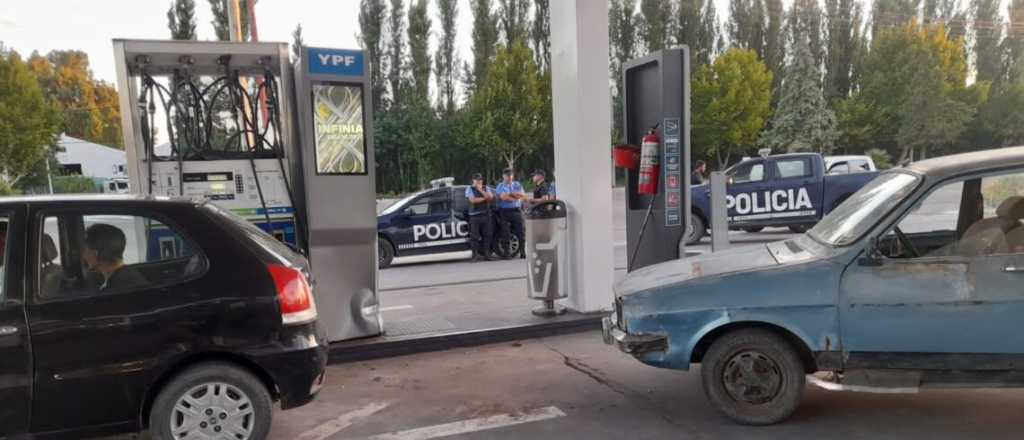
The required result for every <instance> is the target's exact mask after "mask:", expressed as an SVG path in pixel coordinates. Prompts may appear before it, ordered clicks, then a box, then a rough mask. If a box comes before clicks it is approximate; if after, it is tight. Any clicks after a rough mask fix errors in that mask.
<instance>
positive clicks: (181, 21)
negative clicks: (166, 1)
mask: <svg viewBox="0 0 1024 440" xmlns="http://www.w3.org/2000/svg"><path fill="white" fill-rule="evenodd" d="M167 28H168V29H170V30H171V39H172V40H195V39H196V3H195V1H193V0H173V1H172V2H171V7H170V8H168V9H167Z"/></svg>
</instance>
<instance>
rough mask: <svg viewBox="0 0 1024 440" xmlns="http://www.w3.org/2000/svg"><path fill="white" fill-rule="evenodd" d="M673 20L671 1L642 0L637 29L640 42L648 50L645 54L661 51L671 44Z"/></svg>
mask: <svg viewBox="0 0 1024 440" xmlns="http://www.w3.org/2000/svg"><path fill="white" fill-rule="evenodd" d="M671 19H672V4H671V3H669V0H640V14H639V16H638V17H637V18H636V27H637V31H638V35H639V36H640V41H642V42H643V44H644V46H643V47H644V48H645V49H646V50H647V51H646V52H645V53H651V52H655V51H659V50H661V49H664V48H666V47H668V46H669V44H671V40H670V39H669V38H670V34H669V31H670V30H671V28H670V22H671Z"/></svg>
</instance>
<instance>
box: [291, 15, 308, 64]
mask: <svg viewBox="0 0 1024 440" xmlns="http://www.w3.org/2000/svg"><path fill="white" fill-rule="evenodd" d="M305 44H306V42H305V41H303V39H302V23H299V24H296V25H295V30H294V31H292V63H293V64H298V62H299V59H301V58H302V46H304V45H305Z"/></svg>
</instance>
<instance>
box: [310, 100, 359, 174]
mask: <svg viewBox="0 0 1024 440" xmlns="http://www.w3.org/2000/svg"><path fill="white" fill-rule="evenodd" d="M313 128H314V129H315V130H316V172H317V174H366V142H365V136H364V134H363V89H362V87H360V86H354V85H342V84H313Z"/></svg>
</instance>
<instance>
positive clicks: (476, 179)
mask: <svg viewBox="0 0 1024 440" xmlns="http://www.w3.org/2000/svg"><path fill="white" fill-rule="evenodd" d="M472 180H473V186H477V185H483V184H484V176H483V175H482V174H480V173H473V178H472Z"/></svg>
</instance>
